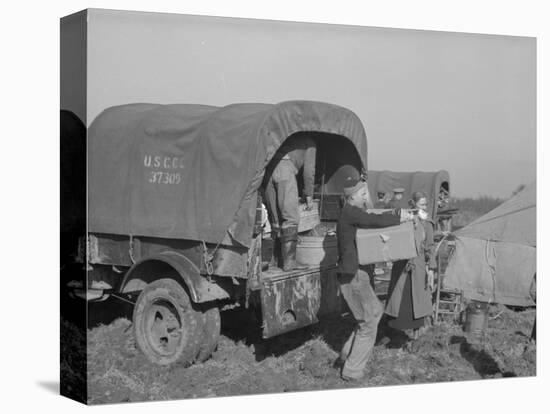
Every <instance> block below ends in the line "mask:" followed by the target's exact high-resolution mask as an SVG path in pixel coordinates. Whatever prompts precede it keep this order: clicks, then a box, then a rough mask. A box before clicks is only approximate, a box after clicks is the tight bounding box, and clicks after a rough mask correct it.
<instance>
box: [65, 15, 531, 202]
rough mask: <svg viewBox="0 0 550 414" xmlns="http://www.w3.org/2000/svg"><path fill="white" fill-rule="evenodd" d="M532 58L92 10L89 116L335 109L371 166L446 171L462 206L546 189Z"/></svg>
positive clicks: (487, 46) (507, 51) (474, 44)
mask: <svg viewBox="0 0 550 414" xmlns="http://www.w3.org/2000/svg"><path fill="white" fill-rule="evenodd" d="M535 48H536V43H535V39H534V38H522V37H508V36H490V35H476V34H461V33H446V32H430V31H411V30H397V29H380V28H367V27H353V26H341V25H322V24H304V23H289V22H272V21H262V20H245V19H221V18H205V17H198V16H196V17H195V16H183V15H170V14H153V13H143V14H141V13H132V12H111V11H103V10H91V11H90V16H89V20H88V114H87V115H88V116H87V119H88V124H89V123H90V122H91V121H92V120H93V119H94V118H95V117H96V116H97V114H98V113H100V112H101V111H102V110H103V109H105V108H107V107H109V106H112V105H118V104H124V103H130V102H156V103H200V104H210V105H218V106H222V105H227V104H231V103H236V102H267V103H276V102H280V101H285V100H290V99H307V100H319V101H326V102H330V103H334V104H338V105H341V106H344V107H347V108H349V109H351V110H353V111H354V112H355V113H356V114H357V115H358V116H359V118H360V119H361V120H362V122H363V124H364V126H365V129H366V132H367V138H368V144H369V154H368V162H369V165H368V168H369V169H388V170H395V171H414V170H425V171H432V170H439V169H446V170H448V171H449V173H450V175H451V190H452V192H453V194H454V195H456V196H477V195H481V194H487V195H492V196H500V197H508V196H509V195H510V194H511V193H512V191H513V190H514V189H515V188H516V187H517V186H518V185H520V184H527V183H529V182H531V181H533V180H534V179H535V171H536V167H535V147H536V138H535V135H536V119H535V110H536V107H535V104H536V83H535V82H536V81H535V76H536V73H535V67H536V66H535V65H536V61H535V59H536V54H535ZM63 105H65V106H70V102H67V101H65V102H62V106H63ZM79 115H82V114H79Z"/></svg>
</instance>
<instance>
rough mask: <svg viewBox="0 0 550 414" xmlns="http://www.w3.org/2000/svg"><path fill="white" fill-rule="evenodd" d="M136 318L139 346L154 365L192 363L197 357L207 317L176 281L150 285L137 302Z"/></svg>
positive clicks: (162, 280)
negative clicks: (194, 307)
mask: <svg viewBox="0 0 550 414" xmlns="http://www.w3.org/2000/svg"><path fill="white" fill-rule="evenodd" d="M133 319H134V334H135V337H136V342H137V344H138V347H139V348H140V350H141V351H142V352H143V353H144V354H145V356H146V357H147V359H149V360H150V361H151V362H153V363H155V364H159V365H168V364H172V363H175V362H179V363H183V364H191V363H193V362H194V361H195V359H196V358H197V355H198V352H199V346H200V341H201V336H202V335H201V333H202V331H203V325H204V322H203V318H202V315H201V314H200V312H198V311H196V310H195V309H193V306H192V303H191V300H190V299H189V295H188V294H187V292H186V291H185V289H184V288H183V287H182V286H181V285H180V284H179V283H178V282H176V281H175V280H173V279H159V280H156V281H155V282H152V283H150V284H149V285H147V287H145V289H143V291H142V292H141V294H140V295H139V298H138V300H137V302H136V305H135V307H134V316H133Z"/></svg>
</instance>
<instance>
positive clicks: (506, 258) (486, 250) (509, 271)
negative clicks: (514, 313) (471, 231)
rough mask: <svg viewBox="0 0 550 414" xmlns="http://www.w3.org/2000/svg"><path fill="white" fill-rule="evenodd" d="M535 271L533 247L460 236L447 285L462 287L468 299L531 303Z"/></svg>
mask: <svg viewBox="0 0 550 414" xmlns="http://www.w3.org/2000/svg"><path fill="white" fill-rule="evenodd" d="M535 272H536V249H535V248H533V247H530V246H524V245H519V244H515V243H506V242H492V241H487V240H479V239H472V238H467V237H459V238H457V239H456V249H455V251H454V253H453V256H452V257H451V260H450V261H449V265H448V267H447V270H446V272H445V279H444V284H445V287H446V288H452V289H459V290H462V291H463V293H464V297H466V298H467V299H472V300H479V301H483V302H496V303H503V304H506V305H513V306H532V305H534V302H533V300H532V299H531V296H530V294H529V288H530V286H531V282H532V280H533V275H534V274H535Z"/></svg>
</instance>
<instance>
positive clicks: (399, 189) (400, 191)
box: [393, 187, 405, 193]
mask: <svg viewBox="0 0 550 414" xmlns="http://www.w3.org/2000/svg"><path fill="white" fill-rule="evenodd" d="M393 192H394V193H404V192H405V189H404V188H402V187H398V188H394V189H393Z"/></svg>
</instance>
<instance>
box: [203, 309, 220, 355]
mask: <svg viewBox="0 0 550 414" xmlns="http://www.w3.org/2000/svg"><path fill="white" fill-rule="evenodd" d="M203 318H204V323H203V331H202V335H201V343H200V349H199V354H198V356H197V361H199V362H204V361H206V360H207V359H208V358H210V356H211V355H212V353H213V352H214V351H215V350H216V347H217V346H218V341H219V339H220V329H221V320H220V311H219V309H218V308H216V307H213V308H210V309H205V310H203Z"/></svg>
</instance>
